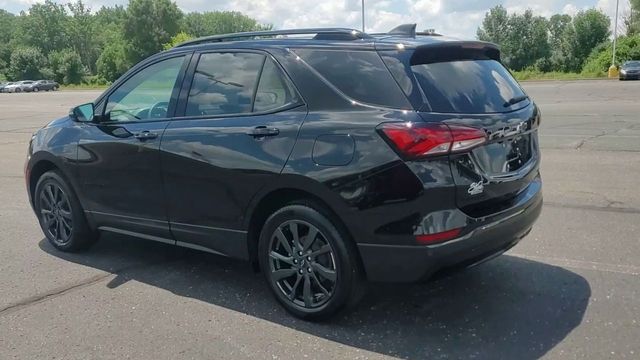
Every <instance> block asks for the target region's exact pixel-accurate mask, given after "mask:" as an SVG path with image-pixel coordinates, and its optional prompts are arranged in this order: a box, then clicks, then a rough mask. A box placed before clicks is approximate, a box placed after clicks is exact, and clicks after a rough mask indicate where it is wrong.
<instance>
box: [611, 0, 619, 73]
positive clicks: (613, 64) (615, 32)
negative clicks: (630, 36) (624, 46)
mask: <svg viewBox="0 0 640 360" xmlns="http://www.w3.org/2000/svg"><path fill="white" fill-rule="evenodd" d="M619 7H620V0H616V19H615V20H614V22H613V23H614V25H613V55H612V56H611V66H609V78H617V77H618V76H619V75H620V74H619V72H618V67H617V66H616V45H617V43H618V8H619Z"/></svg>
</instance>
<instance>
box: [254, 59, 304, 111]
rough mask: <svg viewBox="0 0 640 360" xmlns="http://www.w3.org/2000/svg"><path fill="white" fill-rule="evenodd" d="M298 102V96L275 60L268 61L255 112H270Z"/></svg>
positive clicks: (263, 72)
mask: <svg viewBox="0 0 640 360" xmlns="http://www.w3.org/2000/svg"><path fill="white" fill-rule="evenodd" d="M298 102H299V99H298V95H297V93H296V91H295V89H294V88H293V85H291V83H290V82H289V81H288V80H287V79H286V78H285V76H284V74H283V73H282V70H280V68H278V66H277V65H276V64H275V63H274V62H273V60H271V59H267V61H266V62H265V64H264V67H263V68H262V75H261V76H260V82H259V83H258V90H257V91H256V98H255V101H254V104H253V111H254V112H264V111H270V110H275V109H279V108H282V107H284V106H287V105H291V104H295V103H298Z"/></svg>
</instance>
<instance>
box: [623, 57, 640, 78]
mask: <svg viewBox="0 0 640 360" xmlns="http://www.w3.org/2000/svg"><path fill="white" fill-rule="evenodd" d="M631 79H636V80H640V61H639V60H634V61H627V62H626V63H624V64H622V66H621V67H620V80H631Z"/></svg>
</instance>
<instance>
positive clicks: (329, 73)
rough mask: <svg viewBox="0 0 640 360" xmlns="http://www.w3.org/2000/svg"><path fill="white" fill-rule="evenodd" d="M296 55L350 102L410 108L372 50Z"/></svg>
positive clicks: (307, 51) (312, 51)
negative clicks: (349, 99)
mask: <svg viewBox="0 0 640 360" xmlns="http://www.w3.org/2000/svg"><path fill="white" fill-rule="evenodd" d="M295 52H296V54H297V55H298V56H300V57H301V58H302V59H303V60H304V61H305V62H306V63H307V64H309V66H311V67H312V68H313V69H315V70H316V71H317V72H318V73H320V75H322V77H324V78H325V80H327V81H328V82H329V83H331V84H332V85H333V86H335V87H336V88H338V90H340V91H341V92H342V93H344V94H345V95H346V96H348V97H350V98H351V99H353V100H356V101H358V102H362V103H366V104H372V105H379V106H384V107H390V108H401V109H406V108H408V107H410V104H409V102H408V100H407V98H406V96H405V95H404V94H403V93H402V91H401V90H400V88H399V87H398V84H397V83H396V81H395V80H394V78H393V77H392V76H391V74H390V73H389V70H387V67H386V66H385V64H384V63H383V62H382V59H381V58H380V56H379V55H378V53H376V52H375V51H348V50H318V49H297V50H295Z"/></svg>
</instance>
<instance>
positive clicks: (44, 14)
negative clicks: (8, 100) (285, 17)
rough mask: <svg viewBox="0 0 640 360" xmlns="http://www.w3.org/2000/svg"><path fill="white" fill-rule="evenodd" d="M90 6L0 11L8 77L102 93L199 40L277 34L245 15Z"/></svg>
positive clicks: (152, 2) (163, 1)
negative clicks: (145, 61) (144, 63)
mask: <svg viewBox="0 0 640 360" xmlns="http://www.w3.org/2000/svg"><path fill="white" fill-rule="evenodd" d="M71 1H72V2H71ZM83 1H86V0H45V1H44V2H43V3H40V2H39V1H38V2H37V3H35V4H34V5H32V6H31V7H30V8H29V10H28V11H24V12H22V13H20V15H18V16H16V15H14V14H11V13H9V12H7V11H5V10H1V9H0V77H2V76H6V77H7V78H9V79H12V80H25V79H38V78H55V79H56V80H58V82H60V83H63V84H79V83H81V82H90V83H91V85H92V86H93V85H95V86H102V85H104V84H106V83H108V82H112V81H114V80H116V79H117V78H118V77H119V76H120V75H122V74H123V73H124V72H126V71H127V70H128V69H129V68H130V67H131V66H132V65H133V64H134V63H136V62H138V61H139V60H141V59H142V58H144V57H147V56H149V55H152V54H155V53H157V52H158V51H160V50H162V49H163V48H164V46H170V45H171V46H173V45H175V44H178V43H180V42H183V41H186V40H188V39H189V38H190V37H191V36H203V35H211V34H217V33H222V32H236V31H250V30H263V29H271V25H262V24H260V23H258V22H257V21H256V20H254V19H251V18H250V17H248V16H246V15H243V14H241V13H239V12H206V13H189V14H186V16H185V15H184V14H183V13H182V11H181V10H180V9H179V8H178V7H177V6H176V4H175V2H173V1H172V0H130V1H129V5H128V7H125V6H121V5H116V6H111V7H106V6H103V7H101V8H100V9H99V10H98V11H92V9H90V8H89V7H88V6H86V4H85V3H84V2H83ZM0 2H1V1H0ZM67 2H69V3H67ZM63 3H66V5H63ZM189 29H193V31H191V30H189ZM187 34H189V35H187ZM169 44H170V45H169Z"/></svg>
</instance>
